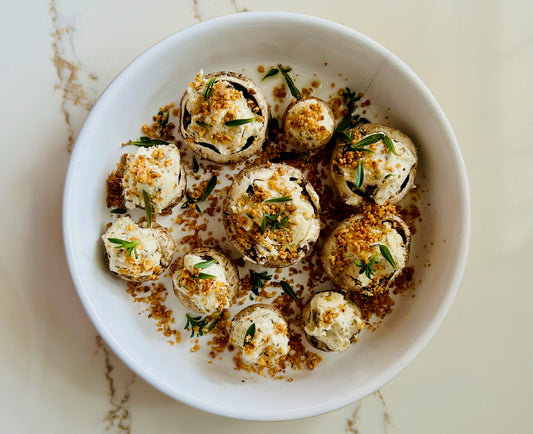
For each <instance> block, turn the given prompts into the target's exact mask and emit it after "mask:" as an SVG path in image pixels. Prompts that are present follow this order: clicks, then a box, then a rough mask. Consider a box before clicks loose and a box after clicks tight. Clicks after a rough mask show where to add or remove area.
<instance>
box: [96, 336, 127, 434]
mask: <svg viewBox="0 0 533 434" xmlns="http://www.w3.org/2000/svg"><path fill="white" fill-rule="evenodd" d="M96 346H97V349H100V350H102V352H103V354H104V362H105V379H106V382H107V389H108V390H107V395H108V397H109V404H110V406H111V409H110V410H109V411H108V412H107V415H106V416H105V418H104V421H105V422H106V423H107V425H106V431H109V430H110V429H111V428H115V429H116V432H118V433H122V434H131V411H130V408H131V404H130V388H131V386H132V385H133V383H134V382H135V378H136V375H135V374H134V373H130V374H129V375H128V377H130V378H129V380H128V381H126V384H125V385H124V386H123V389H124V391H123V392H122V394H121V395H122V396H119V395H120V393H117V386H116V379H115V377H114V375H113V371H115V372H116V370H115V367H114V366H113V363H112V361H111V360H112V357H113V356H112V353H111V352H110V351H109V349H108V348H107V346H106V345H105V344H104V341H103V340H102V338H101V337H100V336H98V335H97V336H96Z"/></svg>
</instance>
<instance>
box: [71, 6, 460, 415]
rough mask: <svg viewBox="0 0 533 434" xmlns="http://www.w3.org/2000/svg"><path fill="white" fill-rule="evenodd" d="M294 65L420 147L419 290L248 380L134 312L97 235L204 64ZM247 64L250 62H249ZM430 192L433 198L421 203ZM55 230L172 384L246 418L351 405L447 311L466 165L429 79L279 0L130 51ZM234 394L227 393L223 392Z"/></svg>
mask: <svg viewBox="0 0 533 434" xmlns="http://www.w3.org/2000/svg"><path fill="white" fill-rule="evenodd" d="M280 62H281V63H283V64H290V65H292V66H293V67H294V68H295V69H296V68H298V67H299V68H301V69H302V70H304V69H305V70H306V71H315V72H317V73H319V75H320V74H326V75H327V74H330V75H331V74H336V73H337V72H339V71H342V72H343V74H344V75H343V77H344V78H346V83H347V84H346V85H350V86H353V87H355V88H356V89H358V90H359V91H364V92H365V95H366V97H368V98H370V99H371V101H372V104H373V106H375V107H377V108H379V109H380V110H382V111H383V112H386V114H387V121H386V122H387V123H388V124H389V125H391V126H393V127H395V128H398V129H400V130H402V131H404V132H405V133H406V134H408V135H409V136H410V137H411V138H412V139H413V141H414V142H415V144H416V145H417V146H418V150H419V157H420V166H419V174H418V178H417V184H419V185H420V186H421V188H422V190H423V195H422V197H423V200H422V202H423V203H421V204H420V210H421V212H422V216H421V217H422V222H421V223H420V224H419V225H418V231H417V234H416V236H415V240H416V242H415V245H414V246H413V261H414V263H415V269H416V274H415V278H416V280H417V281H418V280H420V283H419V284H417V289H416V292H415V294H416V296H415V297H414V298H412V297H405V298H403V299H402V300H401V302H400V303H398V305H397V306H396V308H395V310H394V312H393V313H392V314H391V315H389V317H387V319H386V321H384V322H383V324H382V326H381V327H380V328H379V329H378V330H377V331H376V332H373V333H367V334H366V335H365V337H364V339H361V342H359V343H358V344H357V345H355V346H353V347H352V348H351V349H350V350H349V351H348V352H346V353H343V354H341V355H333V356H327V357H326V358H325V361H324V362H323V363H322V364H321V365H319V367H318V368H317V369H315V370H314V371H302V372H300V373H298V374H297V376H296V377H295V381H293V382H291V383H289V382H286V381H273V380H271V379H266V380H265V379H262V378H255V379H250V378H249V376H248V377H246V378H247V380H246V381H245V382H244V383H243V382H241V379H242V378H243V374H242V373H238V372H235V371H233V370H232V368H231V364H226V365H224V364H217V363H213V364H207V363H206V362H205V361H204V360H201V357H200V356H198V355H195V354H192V353H190V352H189V351H188V349H185V348H181V347H180V346H170V345H169V344H168V343H167V342H166V340H165V339H164V338H162V337H161V335H160V334H157V333H156V332H155V330H154V328H153V326H152V325H151V324H149V323H148V322H149V321H148V320H146V319H144V320H143V319H142V318H140V317H139V315H138V314H137V311H136V309H135V307H134V306H133V303H132V302H131V299H130V298H129V295H127V294H126V293H125V285H124V283H123V282H122V281H119V280H118V279H115V278H113V276H111V275H110V273H109V272H108V271H107V270H106V269H105V266H104V264H103V260H102V250H101V246H100V241H99V238H100V236H101V234H102V233H103V232H104V230H105V223H106V222H108V221H110V219H109V214H108V212H107V211H106V209H105V205H104V197H105V182H104V181H105V179H106V177H107V175H108V173H109V172H110V171H111V170H112V169H113V167H114V165H115V164H116V162H117V161H118V160H119V158H120V155H121V154H122V153H123V152H124V151H123V150H122V149H121V146H120V144H121V143H122V142H124V141H126V140H128V139H129V138H132V135H135V134H137V132H138V131H139V126H140V125H142V124H143V123H145V122H147V120H149V119H150V118H151V116H152V115H153V114H154V109H156V108H157V107H159V106H161V105H164V104H166V103H167V102H169V101H170V100H173V101H178V100H179V98H180V96H181V93H182V92H183V91H184V89H185V88H186V86H187V84H188V83H189V81H190V80H191V79H192V77H194V75H195V74H196V73H197V72H198V70H199V69H201V68H202V69H204V71H206V72H211V71H219V70H232V71H237V72H239V71H242V69H243V68H245V69H246V72H247V71H255V70H256V68H257V65H258V64H276V63H280ZM246 72H245V74H246ZM428 204H429V205H428ZM64 235H65V245H66V250H67V257H68V260H69V265H70V268H71V272H72V275H73V278H74V282H75V285H76V288H77V290H78V292H79V295H80V298H81V299H82V301H83V304H84V306H85V308H86V309H87V312H88V314H89V315H90V317H91V319H92V320H93V322H94V324H95V325H96V327H97V329H98V331H99V333H100V334H101V335H102V337H103V338H104V339H105V340H106V342H107V343H108V344H109V345H110V346H111V347H112V348H113V350H114V351H115V352H116V353H117V354H118V355H119V356H120V357H121V358H122V359H123V360H124V361H125V362H126V363H127V364H128V365H129V366H130V367H131V368H132V369H133V370H134V371H135V372H137V373H138V374H139V375H140V376H142V377H143V378H144V379H145V380H147V381H149V382H150V383H152V384H153V385H154V386H155V387H157V388H159V389H160V390H162V391H163V392H165V393H167V394H168V395H170V396H172V397H174V398H176V399H179V400H181V401H183V402H186V403H188V404H190V405H193V406H195V407H198V408H201V409H204V410H207V411H210V412H214V413H217V414H221V415H225V416H230V417H237V418H243V419H253V420H282V419H293V418H300V417H307V416H312V415H316V414H319V413H323V412H326V411H330V410H333V409H336V408H339V407H341V406H343V405H346V404H349V403H350V402H353V401H355V400H357V399H360V398H362V397H364V396H365V395H367V394H368V393H371V392H372V391H374V390H375V389H377V388H379V387H380V386H382V385H383V384H384V383H385V382H387V381H388V380H390V379H391V378H392V377H393V376H394V375H396V374H397V373H398V372H399V371H401V370H402V369H403V368H404V367H405V366H406V365H407V364H408V363H409V362H410V361H411V360H413V358H414V357H415V356H416V355H417V354H418V353H419V352H420V351H421V349H422V348H423V346H424V345H425V344H426V343H427V342H428V341H429V339H430V338H431V336H432V335H433V334H434V332H435V331H436V329H437V327H438V326H439V324H440V323H441V322H442V320H443V318H444V316H445V314H446V312H447V310H448V309H449V306H450V304H451V302H452V301H453V298H454V296H455V293H456V290H457V287H458V285H459V282H460V279H461V276H462V271H463V267H464V263H465V262H466V261H465V259H466V254H467V248H468V240H469V202H468V189H467V181H466V174H465V169H464V164H463V162H462V157H461V155H460V151H459V148H458V145H457V143H456V140H455V138H454V135H453V132H452V130H451V128H450V126H449V124H448V122H447V120H446V118H445V116H444V114H443V113H442V111H441V109H440V108H439V106H438V104H437V102H436V101H435V99H434V98H433V97H432V95H431V94H430V92H429V91H428V90H427V88H426V87H425V86H424V85H423V83H421V81H420V80H419V79H418V78H417V77H416V75H415V74H414V73H413V72H412V71H411V70H410V69H409V68H408V67H406V66H405V65H404V64H403V63H402V62H401V61H400V60H399V59H397V58H396V57H395V56H393V55H392V54H390V53H389V52H388V51H387V50H385V49H384V48H383V47H381V46H379V45H378V44H377V43H375V42H373V41H372V40H370V39H369V38H367V37H365V36H363V35H361V34H359V33H357V32H355V31H354V30H351V29H348V28H345V27H343V26H340V25H338V24H334V23H330V22H328V21H325V20H321V19H318V18H313V17H307V16H301V15H295V14H285V13H246V14H238V15H232V16H228V17H224V18H220V19H216V20H213V21H210V22H206V23H202V24H199V25H197V26H193V27H190V28H188V29H186V30H184V31H181V32H179V33H176V34H174V35H172V36H170V37H169V38H167V39H165V40H163V41H161V42H160V43H159V44H157V45H155V46H154V47H152V48H151V49H149V50H148V51H147V52H145V53H144V54H142V55H141V56H140V57H139V58H137V59H136V60H135V61H133V62H132V63H131V64H130V65H129V66H128V67H127V68H126V69H125V70H124V71H123V72H122V73H121V74H120V75H119V76H118V77H117V78H116V79H115V80H114V81H113V82H112V83H111V85H110V86H109V87H108V88H107V89H106V91H105V92H104V94H103V95H102V96H101V98H100V99H99V101H98V102H97V104H96V105H95V107H94V108H93V110H92V111H91V113H90V115H89V118H88V119H87V122H86V124H85V126H84V127H83V130H82V132H81V133H80V136H79V138H78V141H77V143H76V146H75V149H74V152H73V155H72V159H71V163H70V167H69V172H68V176H67V181H66V188H65V198H64ZM228 397H230V399H228Z"/></svg>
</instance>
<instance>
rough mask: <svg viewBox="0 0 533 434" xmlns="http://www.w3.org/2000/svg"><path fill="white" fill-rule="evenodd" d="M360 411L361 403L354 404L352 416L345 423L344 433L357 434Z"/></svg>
mask: <svg viewBox="0 0 533 434" xmlns="http://www.w3.org/2000/svg"><path fill="white" fill-rule="evenodd" d="M360 409H361V401H359V402H358V403H356V404H355V408H354V410H353V413H352V415H351V416H350V417H349V418H348V420H347V421H346V428H345V429H344V431H345V432H347V433H351V434H359V430H358V429H357V420H358V417H359V410H360Z"/></svg>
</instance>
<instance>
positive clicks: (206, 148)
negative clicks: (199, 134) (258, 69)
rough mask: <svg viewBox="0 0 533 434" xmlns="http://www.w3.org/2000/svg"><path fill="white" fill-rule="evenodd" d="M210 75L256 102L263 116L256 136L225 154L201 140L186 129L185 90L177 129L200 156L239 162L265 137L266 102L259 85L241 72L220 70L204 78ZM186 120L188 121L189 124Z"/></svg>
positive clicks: (223, 162) (260, 144)
mask: <svg viewBox="0 0 533 434" xmlns="http://www.w3.org/2000/svg"><path fill="white" fill-rule="evenodd" d="M211 77H216V78H217V81H226V82H229V83H231V84H232V86H233V87H234V88H236V89H238V90H240V91H241V92H242V93H243V95H244V96H245V98H247V99H251V100H253V101H254V102H255V103H256V104H257V106H258V107H259V112H258V114H259V115H260V116H262V118H263V121H262V126H261V129H260V130H259V133H258V134H257V135H256V136H252V137H250V138H249V139H248V141H247V143H246V144H245V145H244V146H243V147H242V148H241V149H240V150H239V151H237V152H234V153H231V154H227V155H224V154H222V153H220V152H219V151H218V150H217V149H216V147H214V146H213V145H210V144H208V143H203V142H201V141H200V140H199V139H198V138H196V137H194V136H193V135H192V134H191V133H190V132H189V131H188V130H187V129H188V126H189V124H190V120H189V121H187V117H188V116H189V112H188V110H187V102H188V98H187V91H186V92H185V93H184V94H183V96H182V98H181V102H180V115H179V131H180V134H181V135H182V137H183V138H184V139H185V144H186V145H187V146H188V147H189V148H191V150H192V151H193V152H194V153H195V154H197V155H199V156H200V157H202V158H205V159H207V160H210V161H213V162H215V163H219V164H233V163H239V162H241V161H244V160H246V159H248V158H250V157H251V156H252V155H254V154H255V153H257V151H259V149H260V148H261V146H262V145H263V142H264V141H265V139H266V136H267V130H268V117H269V116H268V114H269V111H268V103H267V100H266V98H265V96H264V94H263V92H262V91H261V89H260V88H259V86H257V84H255V83H254V82H253V81H252V80H250V79H249V78H248V77H246V76H244V75H243V74H239V73H236V72H229V71H220V72H213V73H211V74H207V75H206V76H205V77H204V78H206V79H210V78H211ZM187 122H189V124H188V123H187ZM250 139H252V140H250Z"/></svg>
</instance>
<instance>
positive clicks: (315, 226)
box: [222, 163, 320, 268]
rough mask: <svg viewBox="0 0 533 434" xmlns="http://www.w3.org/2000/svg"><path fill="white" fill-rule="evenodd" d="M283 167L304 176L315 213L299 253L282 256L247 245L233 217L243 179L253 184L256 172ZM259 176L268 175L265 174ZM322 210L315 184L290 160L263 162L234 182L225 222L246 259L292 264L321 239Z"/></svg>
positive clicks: (268, 264) (293, 175)
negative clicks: (271, 254)
mask: <svg viewBox="0 0 533 434" xmlns="http://www.w3.org/2000/svg"><path fill="white" fill-rule="evenodd" d="M279 170H282V171H284V173H286V174H287V175H288V176H289V177H290V178H295V179H297V180H302V182H303V185H302V190H303V192H304V193H305V194H306V195H307V197H308V200H309V201H310V203H311V205H312V207H313V209H314V214H315V217H313V218H312V219H311V226H310V229H309V232H308V234H307V237H306V239H304V240H303V241H302V242H301V243H300V244H299V245H298V246H296V250H297V254H296V255H295V256H293V257H287V258H280V257H279V255H278V257H275V256H274V257H267V256H259V254H258V253H257V251H256V249H255V248H254V247H253V246H252V247H250V248H248V247H246V246H244V245H243V244H242V243H241V242H240V241H239V229H240V228H238V227H235V225H234V223H233V222H232V219H231V214H232V211H231V206H232V204H233V203H235V202H236V201H237V200H238V199H239V198H240V196H239V192H240V191H242V190H243V189H241V188H240V185H241V184H242V183H246V184H248V185H252V184H253V181H254V179H256V178H255V176H256V175H259V174H260V173H264V172H265V171H271V172H272V173H274V172H276V171H279ZM258 179H264V177H263V178H258ZM244 190H246V188H244ZM319 212H320V205H319V198H318V194H317V193H316V191H315V189H314V188H313V186H312V185H311V184H310V183H309V182H308V181H307V180H306V179H305V177H304V175H303V173H302V172H301V171H300V170H298V169H296V168H295V167H292V166H289V165H287V164H280V163H277V164H270V163H269V164H266V165H261V166H251V167H246V168H244V169H243V170H242V171H241V172H239V173H238V174H237V175H236V176H235V178H234V180H233V184H232V185H231V188H230V190H229V191H228V194H227V196H226V198H225V200H224V205H223V213H222V221H223V223H224V229H225V230H226V234H227V236H228V239H229V241H230V242H231V243H232V245H233V246H234V247H235V248H236V249H237V250H238V251H239V253H240V254H241V255H242V256H243V257H244V259H246V260H247V261H250V262H252V263H254V264H261V265H263V266H265V267H271V268H276V267H288V266H290V265H293V264H295V263H297V262H299V261H300V260H301V259H302V258H303V257H304V256H305V255H306V254H307V253H308V252H309V251H310V249H311V246H312V245H313V243H314V242H315V241H316V240H317V239H318V235H319V234H320V219H319V218H318V214H319Z"/></svg>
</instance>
